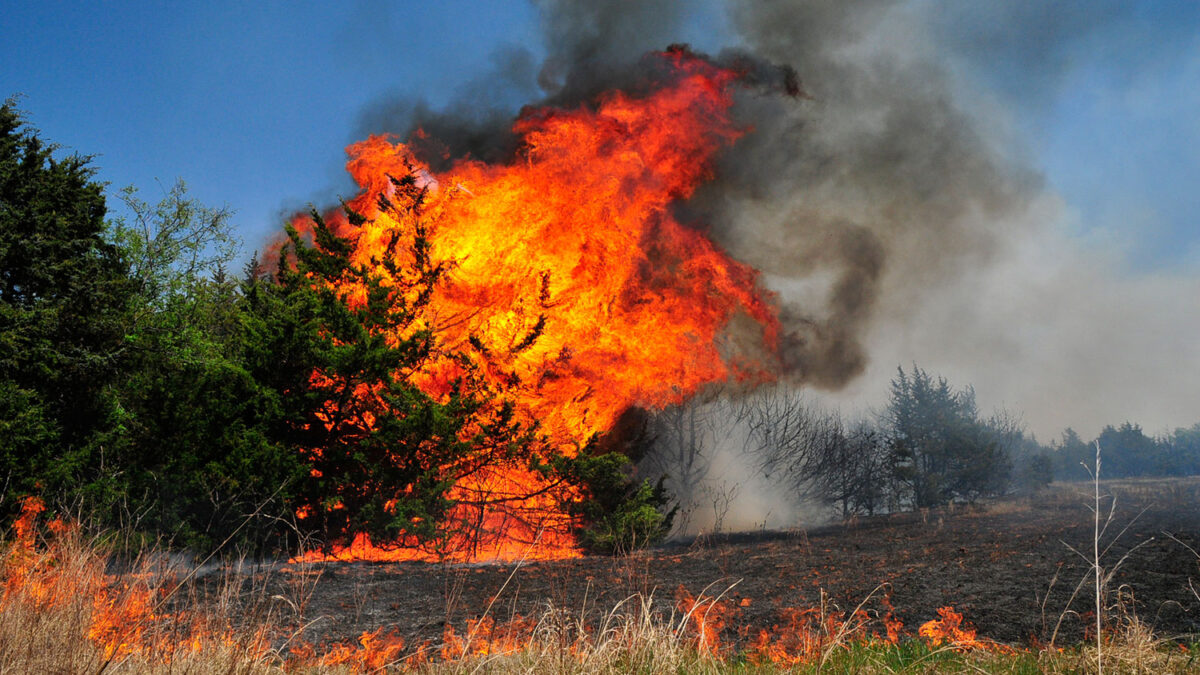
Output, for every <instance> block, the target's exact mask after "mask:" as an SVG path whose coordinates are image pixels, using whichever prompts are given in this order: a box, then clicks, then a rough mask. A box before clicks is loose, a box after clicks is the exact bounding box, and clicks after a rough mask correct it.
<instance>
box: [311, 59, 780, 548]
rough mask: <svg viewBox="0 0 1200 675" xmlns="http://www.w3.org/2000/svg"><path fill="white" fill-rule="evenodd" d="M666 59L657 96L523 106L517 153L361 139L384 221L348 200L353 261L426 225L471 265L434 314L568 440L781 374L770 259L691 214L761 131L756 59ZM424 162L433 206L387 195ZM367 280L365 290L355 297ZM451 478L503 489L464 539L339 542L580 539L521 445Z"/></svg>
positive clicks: (456, 261)
mask: <svg viewBox="0 0 1200 675" xmlns="http://www.w3.org/2000/svg"><path fill="white" fill-rule="evenodd" d="M658 57H659V58H661V59H663V60H664V61H665V62H666V63H667V64H669V66H670V70H671V75H670V77H669V78H667V79H668V81H667V82H665V83H663V84H662V85H661V86H660V87H659V88H658V89H657V90H655V91H653V92H652V93H650V94H647V95H645V96H641V97H634V96H631V95H627V94H625V93H622V92H613V93H610V94H608V95H606V96H604V97H602V98H601V99H600V100H599V102H598V103H597V104H596V105H595V106H594V107H585V108H580V109H577V110H558V109H541V110H534V111H531V112H526V113H525V114H523V115H522V117H521V118H520V119H519V120H518V121H517V122H516V123H515V125H514V130H515V131H516V133H518V134H519V135H520V136H521V138H522V139H523V143H522V150H521V152H520V153H519V157H518V159H516V160H514V161H512V162H510V163H508V164H502V165H488V164H484V163H481V162H477V161H469V160H465V161H460V162H458V163H457V164H455V165H454V166H453V167H452V168H450V169H449V170H448V171H446V172H444V173H435V172H433V171H431V170H430V169H429V167H428V166H427V165H425V164H423V163H422V162H421V161H420V160H419V158H418V157H416V156H415V155H414V153H413V152H412V151H411V150H410V149H409V148H408V147H406V146H405V145H403V144H399V143H392V142H390V141H389V140H388V139H387V138H384V137H378V136H373V137H371V138H368V139H367V140H365V141H362V142H360V143H356V144H354V145H352V146H350V147H349V148H348V153H349V155H350V160H349V162H348V164H347V168H348V170H349V171H350V173H351V174H352V176H353V177H354V179H355V181H356V182H357V183H358V184H359V185H360V186H361V188H362V191H361V193H360V194H359V195H358V196H357V197H356V198H354V199H353V200H352V201H351V202H350V204H349V205H350V207H351V208H353V209H354V211H356V212H358V213H360V214H362V215H363V216H365V217H366V219H367V222H366V223H365V224H364V225H363V226H362V227H361V228H354V227H351V226H350V225H349V224H348V222H347V219H346V217H345V216H344V215H341V214H331V215H330V218H329V220H330V222H331V224H332V226H333V227H334V229H335V231H337V232H339V233H341V234H344V235H345V236H346V237H347V238H348V239H350V240H351V241H353V242H354V247H355V248H354V251H353V253H352V255H351V260H352V262H353V263H356V264H362V265H369V266H372V267H375V268H377V269H380V270H381V271H382V265H381V262H380V261H381V260H385V259H388V258H389V256H390V259H391V260H394V261H395V262H398V263H401V265H400V267H401V268H402V269H403V268H404V263H406V262H411V260H406V259H405V257H406V256H409V257H411V255H413V254H412V253H411V251H409V250H408V249H407V248H406V247H403V246H400V247H393V248H392V249H390V250H391V251H392V253H389V246H388V244H389V242H391V241H392V239H391V237H392V236H394V233H396V232H402V233H412V232H414V231H415V230H416V228H417V226H418V225H420V226H421V227H422V228H424V229H425V231H427V232H428V238H429V243H430V251H429V255H430V257H431V258H432V260H433V261H434V263H435V264H436V263H438V262H443V261H449V262H452V268H451V270H450V273H449V275H448V278H447V279H446V281H445V283H443V284H442V285H441V286H439V287H438V288H437V289H436V291H435V293H434V298H433V300H432V302H431V303H430V304H429V306H428V307H429V309H428V311H427V312H426V315H425V316H424V317H423V318H422V326H421V327H424V328H431V329H433V331H434V333H435V334H436V335H437V336H438V339H439V341H440V342H441V344H442V345H444V346H445V347H447V348H448V349H451V350H456V351H462V352H466V353H468V354H471V355H472V358H473V359H475V360H476V362H477V365H479V366H480V369H481V371H482V372H483V373H484V376H485V378H486V379H487V380H488V383H489V385H491V386H492V387H494V388H495V389H496V390H497V391H500V392H502V394H503V395H504V396H506V397H507V398H509V399H510V400H512V401H514V402H515V403H516V405H517V409H518V414H519V415H520V416H521V418H522V419H523V420H524V421H525V422H527V423H530V422H535V421H536V422H537V423H538V425H539V427H540V431H541V433H543V434H545V435H546V437H547V438H548V439H549V440H550V442H551V444H552V446H553V447H554V448H555V449H556V450H557V451H558V452H562V453H564V454H566V455H568V456H571V455H573V454H574V453H576V452H578V450H579V448H580V447H581V446H582V444H583V443H585V442H586V441H587V440H588V439H589V438H591V437H592V436H594V435H595V434H598V433H602V432H605V431H608V430H609V429H611V428H612V427H613V425H614V423H615V422H616V420H617V419H618V417H619V416H620V415H621V414H622V413H624V412H625V411H626V410H628V409H629V408H630V407H634V406H639V407H644V408H651V409H656V408H662V407H664V406H667V405H671V404H676V403H680V402H682V401H684V400H686V399H687V398H689V397H691V396H693V395H695V394H696V393H697V392H698V391H700V390H701V389H702V388H703V387H705V386H707V385H709V384H711V383H717V382H722V381H728V380H731V379H737V380H742V381H747V380H750V381H763V380H767V379H770V378H771V372H772V364H773V360H774V357H773V356H771V355H772V354H773V353H774V350H775V348H776V345H777V337H778V319H777V316H776V309H775V306H774V300H773V297H772V296H771V295H770V294H769V293H767V292H766V291H764V290H763V289H762V288H761V287H760V286H759V284H758V272H757V271H756V270H754V269H753V268H751V267H749V266H746V265H743V264H741V263H738V262H736V261H734V260H732V259H730V258H729V257H727V256H726V255H725V254H724V253H723V252H722V251H721V250H719V249H718V248H717V247H716V245H714V244H713V243H712V242H711V241H710V240H709V239H707V238H706V237H705V236H704V234H702V233H701V232H700V231H699V230H698V229H695V228H694V227H690V226H687V225H684V224H682V223H680V222H679V221H678V220H677V219H676V217H675V216H674V214H673V213H672V205H673V204H674V203H676V202H678V201H679V200H682V199H685V198H687V197H688V196H690V195H691V194H692V193H693V192H694V190H695V189H696V188H697V186H698V185H699V184H700V183H701V182H703V181H705V180H706V179H708V178H709V177H710V176H711V171H712V169H711V165H712V161H713V158H714V157H715V155H716V153H717V152H718V151H719V150H720V149H721V148H722V147H725V146H727V145H729V144H731V143H732V142H734V141H735V140H736V139H737V138H738V137H739V135H741V133H742V130H740V129H738V128H737V127H736V126H735V125H734V124H733V122H732V120H731V119H730V115H729V108H730V106H731V104H732V96H731V92H730V88H731V86H732V84H733V82H734V81H735V79H736V74H735V73H734V72H733V71H730V70H726V69H722V68H719V67H717V66H714V65H712V64H710V63H708V62H706V61H703V60H701V59H699V58H696V57H693V56H691V55H689V54H687V53H686V52H683V51H669V52H667V53H665V54H660V55H659V56H658ZM414 173H415V175H416V176H417V177H418V178H419V181H420V182H421V183H422V184H423V185H424V186H425V187H426V188H427V189H428V192H427V193H426V197H425V203H424V208H423V209H422V210H421V212H420V213H419V214H417V213H413V212H411V211H407V210H397V209H388V208H384V207H382V206H381V204H385V203H390V202H394V201H396V200H397V199H398V197H397V194H396V191H397V189H398V188H397V186H396V185H395V184H394V182H393V180H392V178H393V177H396V176H406V175H413V174H414ZM299 224H300V225H301V226H303V223H299ZM395 251H400V252H399V253H395ZM361 295H362V294H361V293H358V294H357V295H356V292H355V290H354V289H348V291H347V292H346V294H345V296H346V297H347V301H348V302H355V301H356V298H357V300H361V297H360V296H361ZM737 317H747V318H748V319H749V320H750V322H749V323H748V325H757V326H758V329H757V333H758V335H757V338H756V339H757V341H758V342H759V343H760V345H759V346H758V347H756V348H755V350H756V351H758V352H759V354H758V355H757V356H755V355H751V354H748V353H744V352H745V349H744V348H742V351H741V352H739V351H736V350H735V349H734V348H733V347H732V346H731V343H730V341H729V340H727V339H726V331H727V330H728V328H729V326H730V323H731V321H733V320H734V319H735V318H737ZM741 342H745V341H744V340H741V341H739V343H741ZM764 361H766V362H764ZM460 374H461V366H459V365H457V364H455V363H454V362H452V361H451V360H449V359H445V360H443V361H441V362H438V363H434V364H432V365H431V366H429V367H427V368H425V369H424V370H423V371H422V372H419V373H414V374H412V375H411V381H412V382H413V383H414V384H416V385H417V386H419V387H421V388H422V389H423V390H425V391H426V392H427V393H429V394H431V395H434V396H439V395H444V394H445V393H446V391H447V390H448V387H449V383H450V382H451V381H453V380H454V379H455V377H457V376H458V375H460ZM314 377H319V374H314ZM449 496H450V498H451V499H454V500H456V501H459V502H463V503H470V504H483V503H487V504H489V506H485V507H470V508H468V507H460V508H459V510H458V513H457V514H456V518H457V519H458V520H460V521H461V522H463V523H477V524H478V523H483V524H484V526H483V527H476V528H475V529H474V533H473V534H472V535H471V536H470V537H467V536H466V535H463V536H462V537H459V539H460V540H458V541H452V542H451V544H450V545H449V546H447V550H443V551H440V552H438V553H437V554H432V553H430V552H425V551H417V550H412V549H405V548H399V549H397V548H395V547H388V548H379V547H377V546H375V545H374V544H373V543H372V542H370V541H369V540H368V539H367V538H365V537H358V538H355V539H354V540H353V541H352V542H350V543H349V544H347V545H344V546H342V547H339V548H338V549H336V550H335V552H334V555H333V557H335V558H342V559H364V558H366V559H377V560H379V559H382V560H398V559H433V558H438V557H443V558H444V557H449V558H451V559H514V558H517V557H522V556H529V557H537V558H554V557H566V556H574V555H578V553H577V550H576V548H575V545H574V541H573V539H572V538H571V536H570V535H569V526H570V521H569V520H568V519H567V517H566V516H565V515H563V514H561V513H559V511H558V506H557V505H558V503H559V501H560V500H561V499H562V498H563V497H564V495H563V494H562V492H561V490H559V491H555V490H554V489H550V486H547V485H546V484H545V480H544V479H543V478H542V477H541V476H540V475H539V474H537V473H535V472H534V471H531V470H529V469H528V468H526V467H524V466H522V465H521V464H520V463H518V462H513V463H510V464H509V465H506V466H502V467H492V468H485V469H479V470H476V471H474V472H472V473H471V474H470V475H467V476H465V477H461V478H459V479H458V480H457V482H456V484H455V486H454V488H453V490H452V492H451V494H450V495H449ZM568 498H569V495H568ZM483 531H486V532H491V533H496V536H492V537H482V538H481V537H480V536H479V535H478V533H479V532H483ZM452 539H453V537H452ZM534 542H536V546H534V547H532V550H531V545H532V544H533V543H534ZM400 543H403V542H400ZM321 557H323V556H321V555H312V556H309V557H307V558H305V559H308V560H312V559H317V558H321Z"/></svg>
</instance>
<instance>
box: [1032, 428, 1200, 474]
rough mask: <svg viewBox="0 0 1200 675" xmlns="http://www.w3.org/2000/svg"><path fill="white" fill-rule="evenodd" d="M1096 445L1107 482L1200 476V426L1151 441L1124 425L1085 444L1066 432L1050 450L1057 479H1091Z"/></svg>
mask: <svg viewBox="0 0 1200 675" xmlns="http://www.w3.org/2000/svg"><path fill="white" fill-rule="evenodd" d="M1097 443H1099V444H1100V449H1101V453H1102V463H1101V469H1100V471H1101V474H1102V477H1104V478H1138V477H1144V476H1193V475H1196V474H1200V423H1197V424H1194V425H1192V426H1191V427H1189V428H1186V429H1185V428H1179V429H1176V430H1175V431H1173V432H1171V433H1169V434H1164V435H1161V436H1153V437H1151V436H1147V435H1146V433H1145V432H1144V431H1142V428H1141V427H1140V426H1138V425H1136V424H1133V423H1131V422H1125V423H1123V424H1121V425H1120V426H1117V427H1114V426H1111V425H1109V426H1106V427H1104V430H1103V431H1101V432H1100V435H1099V436H1097V437H1096V438H1095V439H1094V440H1093V441H1091V442H1084V440H1083V439H1082V438H1080V437H1079V434H1077V433H1076V432H1075V430H1074V429H1067V430H1066V431H1064V432H1063V434H1062V438H1061V439H1060V440H1057V441H1054V442H1052V443H1051V444H1050V446H1049V452H1050V455H1051V456H1052V457H1053V458H1054V476H1055V478H1058V479H1060V480H1084V479H1088V478H1090V477H1091V474H1090V473H1089V471H1088V468H1087V467H1092V466H1093V465H1094V464H1095V463H1096V444H1097ZM1085 465H1086V466H1085Z"/></svg>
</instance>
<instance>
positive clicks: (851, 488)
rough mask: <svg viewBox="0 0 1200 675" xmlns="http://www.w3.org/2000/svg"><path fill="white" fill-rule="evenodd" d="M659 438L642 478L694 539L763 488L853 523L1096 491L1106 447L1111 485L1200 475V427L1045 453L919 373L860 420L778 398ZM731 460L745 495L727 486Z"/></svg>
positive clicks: (719, 402) (915, 369)
mask: <svg viewBox="0 0 1200 675" xmlns="http://www.w3.org/2000/svg"><path fill="white" fill-rule="evenodd" d="M649 427H650V430H651V431H650V432H649V434H650V436H651V437H652V438H653V442H652V450H651V451H650V452H649V453H648V454H647V456H646V458H645V459H644V460H643V462H642V463H643V467H644V469H645V470H646V471H647V472H648V473H649V474H651V475H660V476H663V477H664V478H665V480H666V484H667V486H668V487H669V489H670V490H671V491H672V492H673V493H674V494H675V495H676V496H677V497H678V499H679V504H680V508H681V517H680V519H679V524H680V525H681V526H682V527H683V528H685V529H686V528H687V526H688V524H689V522H690V519H691V517H692V515H693V514H694V513H696V512H707V511H708V510H709V509H711V510H712V511H713V514H714V515H713V519H714V523H713V525H712V526H713V527H715V528H716V529H720V523H721V511H722V509H723V508H727V507H728V506H729V502H731V501H733V500H735V499H736V498H737V497H738V494H739V493H741V492H742V491H743V490H746V489H754V487H753V486H756V485H757V486H762V485H765V486H768V487H770V488H771V489H772V490H773V492H775V493H777V494H780V495H783V496H784V497H785V498H786V499H788V500H789V501H790V502H791V505H793V506H797V505H814V504H816V505H820V506H823V507H824V508H825V509H827V511H826V512H827V513H829V514H830V515H833V516H836V517H841V518H849V517H851V516H855V515H873V514H879V513H892V512H896V511H906V510H915V509H921V508H929V507H933V506H939V505H946V504H949V503H952V502H958V503H974V502H976V501H978V500H979V499H981V498H985V497H996V496H1000V495H1005V494H1011V493H1014V492H1029V491H1035V490H1038V489H1041V488H1043V487H1045V486H1046V485H1048V484H1049V483H1050V482H1051V481H1053V480H1055V479H1058V480H1088V479H1090V477H1091V474H1090V473H1089V472H1090V470H1091V469H1090V467H1092V466H1093V465H1094V462H1095V452H1096V447H1095V446H1096V444H1097V443H1099V444H1100V446H1101V448H1102V449H1103V455H1104V465H1103V466H1104V476H1103V477H1105V478H1127V477H1140V476H1182V475H1195V474H1200V424H1197V425H1195V426H1193V427H1191V428H1181V429H1177V430H1175V431H1174V432H1172V433H1170V434H1164V435H1161V436H1158V437H1150V436H1147V435H1146V434H1145V433H1144V432H1143V431H1142V430H1141V428H1140V427H1138V426H1137V425H1135V424H1132V423H1129V422H1126V423H1124V424H1122V425H1120V426H1116V427H1114V426H1111V425H1110V426H1106V427H1105V428H1104V429H1103V431H1101V433H1100V434H1099V436H1098V437H1097V438H1096V439H1094V440H1092V441H1090V442H1085V441H1084V440H1083V439H1082V438H1081V437H1080V436H1079V435H1078V434H1077V433H1076V432H1075V431H1073V430H1071V429H1067V430H1066V431H1065V432H1064V433H1063V435H1062V438H1061V440H1057V441H1054V442H1051V443H1049V444H1043V443H1040V442H1039V441H1038V440H1037V439H1036V438H1035V437H1034V436H1033V435H1031V434H1030V433H1028V432H1027V431H1026V429H1025V428H1024V425H1023V424H1022V423H1021V421H1020V419H1019V418H1018V417H1016V416H1015V415H1012V414H1009V413H1007V412H1004V411H999V412H994V413H991V414H987V415H985V414H983V413H981V412H980V411H979V409H978V406H977V404H976V401H975V390H974V388H973V387H971V386H965V387H963V388H955V387H954V386H953V385H951V383H950V382H949V381H948V380H947V379H946V378H945V377H941V376H938V375H936V374H931V373H929V372H927V371H925V370H924V369H922V368H921V367H919V366H917V365H916V364H913V365H912V366H911V367H910V368H908V369H905V368H904V367H899V368H897V371H896V375H895V377H894V378H893V379H892V380H891V383H890V391H889V396H888V400H887V403H886V405H885V406H884V408H883V409H882V410H880V411H877V412H874V413H869V414H865V415H862V416H860V417H858V418H853V419H852V418H847V417H845V416H844V415H842V413H840V412H839V411H837V410H836V409H829V408H826V407H823V406H821V405H820V404H819V403H817V402H816V401H815V400H814V399H812V398H810V397H809V396H808V395H806V394H805V393H804V392H802V391H800V390H797V389H794V388H790V387H786V386H775V387H766V388H760V389H757V390H754V391H751V392H721V393H719V394H717V395H714V396H712V397H710V398H708V399H707V400H701V401H694V402H692V403H689V404H686V405H684V406H680V407H677V408H673V409H669V410H665V411H663V412H661V413H658V414H656V415H655V416H654V417H653V419H652V421H651V422H650V424H649ZM718 458H721V459H718ZM731 458H732V459H731ZM721 461H723V462H724V463H723V464H721V463H720V462H721ZM731 461H732V462H733V463H736V464H738V465H739V466H740V467H742V468H743V469H744V470H745V471H746V475H745V477H743V478H742V479H741V480H743V481H745V483H746V484H741V483H737V482H736V480H738V479H734V478H728V477H727V476H725V475H724V473H727V467H728V466H729V464H730V462H731Z"/></svg>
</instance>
